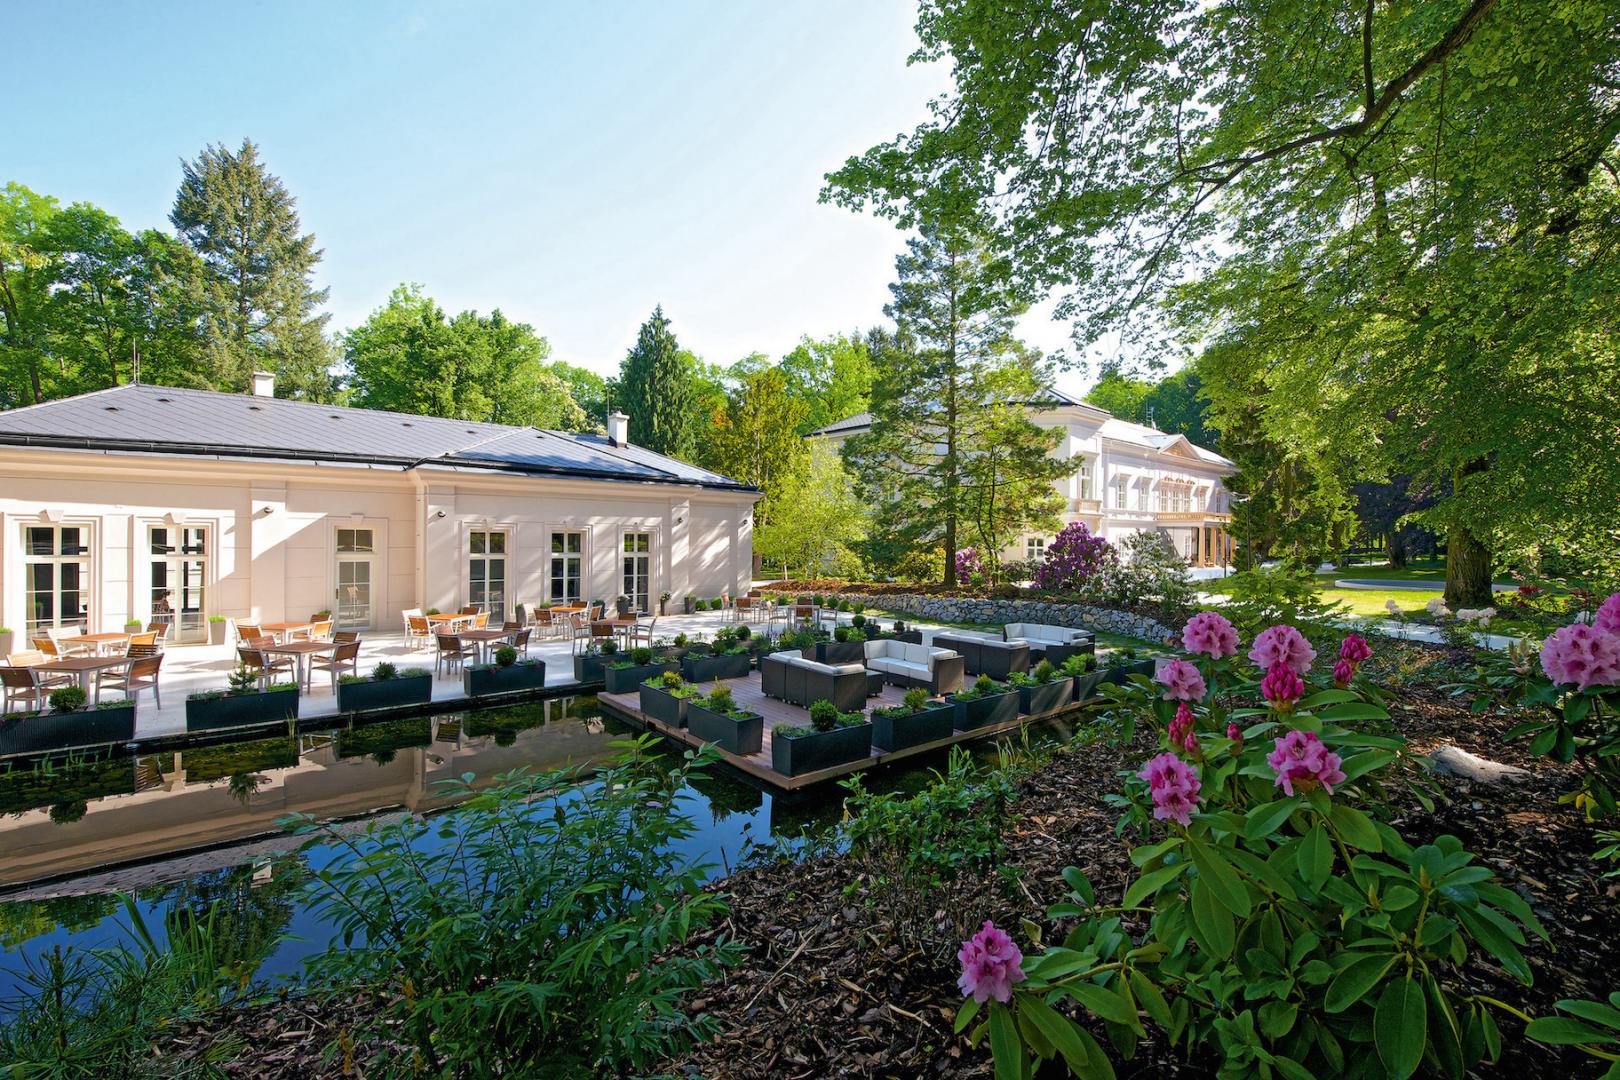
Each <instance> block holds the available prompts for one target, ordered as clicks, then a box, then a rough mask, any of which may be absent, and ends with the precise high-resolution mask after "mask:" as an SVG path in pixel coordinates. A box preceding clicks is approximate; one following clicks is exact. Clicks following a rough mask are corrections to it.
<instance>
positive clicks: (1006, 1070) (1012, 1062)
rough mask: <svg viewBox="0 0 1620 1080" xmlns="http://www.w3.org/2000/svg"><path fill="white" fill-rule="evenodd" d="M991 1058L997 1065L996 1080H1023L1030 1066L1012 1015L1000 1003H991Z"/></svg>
mask: <svg viewBox="0 0 1620 1080" xmlns="http://www.w3.org/2000/svg"><path fill="white" fill-rule="evenodd" d="M990 1056H991V1057H992V1058H993V1059H994V1060H995V1063H996V1080H1023V1075H1024V1067H1025V1066H1026V1065H1027V1064H1028V1058H1026V1057H1025V1055H1024V1044H1023V1042H1022V1041H1020V1040H1019V1038H1018V1026H1017V1025H1016V1024H1015V1023H1014V1022H1013V1017H1012V1013H1010V1012H1008V1011H1007V1007H1006V1006H1005V1005H1003V1004H1001V1002H999V1001H992V1002H991V1003H990Z"/></svg>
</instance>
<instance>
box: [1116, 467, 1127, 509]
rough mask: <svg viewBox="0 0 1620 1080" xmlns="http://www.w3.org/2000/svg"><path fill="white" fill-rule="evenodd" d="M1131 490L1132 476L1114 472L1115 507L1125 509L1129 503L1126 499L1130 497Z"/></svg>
mask: <svg viewBox="0 0 1620 1080" xmlns="http://www.w3.org/2000/svg"><path fill="white" fill-rule="evenodd" d="M1130 490H1131V478H1130V477H1128V476H1126V475H1125V474H1124V473H1115V474H1114V507H1115V509H1118V510H1123V509H1125V507H1126V505H1127V504H1126V500H1127V499H1128V498H1129V497H1130Z"/></svg>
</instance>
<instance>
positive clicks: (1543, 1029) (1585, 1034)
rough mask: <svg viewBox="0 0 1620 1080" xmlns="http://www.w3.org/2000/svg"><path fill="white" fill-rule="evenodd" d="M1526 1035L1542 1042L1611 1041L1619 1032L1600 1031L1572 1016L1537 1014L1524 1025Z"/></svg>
mask: <svg viewBox="0 0 1620 1080" xmlns="http://www.w3.org/2000/svg"><path fill="white" fill-rule="evenodd" d="M1524 1033H1525V1035H1526V1036H1527V1037H1529V1038H1532V1039H1534V1040H1536V1042H1544V1043H1559V1044H1571V1043H1611V1042H1614V1041H1615V1040H1616V1039H1620V1033H1616V1032H1612V1031H1602V1030H1600V1029H1598V1028H1595V1027H1593V1026H1592V1025H1591V1024H1588V1023H1586V1022H1585V1021H1584V1020H1577V1019H1575V1018H1574V1017H1573V1016H1538V1017H1536V1018H1535V1019H1534V1020H1532V1021H1530V1022H1529V1023H1528V1024H1526V1025H1525V1026H1524Z"/></svg>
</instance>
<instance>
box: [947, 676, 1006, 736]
mask: <svg viewBox="0 0 1620 1080" xmlns="http://www.w3.org/2000/svg"><path fill="white" fill-rule="evenodd" d="M948 700H949V701H950V702H951V704H952V705H953V706H954V707H955V710H956V716H955V720H954V722H955V725H956V730H958V731H972V730H974V729H975V728H981V727H987V726H989V725H992V724H1001V723H1006V722H1007V721H1010V720H1016V719H1018V691H1017V690H1015V689H1012V688H1011V687H1008V686H1007V685H1006V684H1004V683H998V682H996V681H995V680H994V679H992V678H990V676H988V675H980V676H979V678H978V680H977V681H976V682H975V683H974V684H973V685H972V686H970V687H968V688H967V689H965V690H959V691H957V692H956V693H954V694H952V695H950V697H949V699H948Z"/></svg>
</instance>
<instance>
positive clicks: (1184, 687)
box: [1153, 660, 1208, 701]
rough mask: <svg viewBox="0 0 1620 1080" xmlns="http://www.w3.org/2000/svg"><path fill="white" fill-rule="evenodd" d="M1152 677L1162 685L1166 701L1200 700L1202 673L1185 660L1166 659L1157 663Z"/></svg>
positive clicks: (1202, 688) (1202, 683)
mask: <svg viewBox="0 0 1620 1080" xmlns="http://www.w3.org/2000/svg"><path fill="white" fill-rule="evenodd" d="M1153 678H1154V679H1155V680H1157V681H1158V683H1159V685H1160V686H1163V687H1164V699H1165V700H1166V701H1202V700H1204V691H1205V690H1206V689H1208V688H1207V687H1206V686H1205V685H1204V673H1203V672H1201V671H1199V670H1198V669H1197V668H1196V667H1194V666H1193V665H1191V664H1189V663H1188V662H1187V661H1185V660H1167V661H1165V662H1164V663H1163V664H1161V665H1159V670H1158V672H1157V673H1155V674H1154V676H1153Z"/></svg>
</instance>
